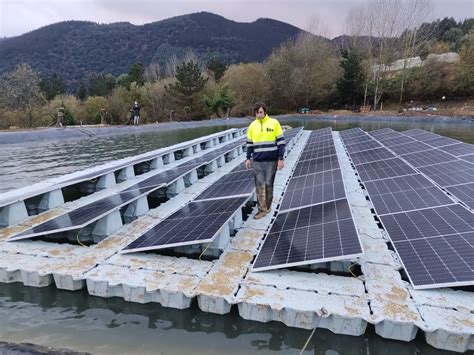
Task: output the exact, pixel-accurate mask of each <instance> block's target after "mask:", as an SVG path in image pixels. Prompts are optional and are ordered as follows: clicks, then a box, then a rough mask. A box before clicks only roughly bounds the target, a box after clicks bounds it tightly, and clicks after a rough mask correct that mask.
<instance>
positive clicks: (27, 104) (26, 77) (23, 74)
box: [0, 63, 46, 127]
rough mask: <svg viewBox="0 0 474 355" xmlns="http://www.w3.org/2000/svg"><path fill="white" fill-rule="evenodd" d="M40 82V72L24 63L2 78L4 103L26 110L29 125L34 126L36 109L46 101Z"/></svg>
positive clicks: (1, 90)
mask: <svg viewBox="0 0 474 355" xmlns="http://www.w3.org/2000/svg"><path fill="white" fill-rule="evenodd" d="M39 83H40V77H39V75H38V73H36V72H35V71H34V70H33V69H32V68H31V67H30V66H29V65H28V64H24V63H23V64H20V65H18V66H17V68H16V69H15V71H13V72H11V73H8V74H6V75H5V76H4V77H3V78H2V79H1V80H0V97H1V98H2V104H3V105H6V106H8V107H9V108H10V109H12V110H18V111H20V112H24V113H25V114H26V115H27V122H26V125H27V126H28V127H33V119H34V117H33V116H34V115H33V113H34V111H35V110H36V109H37V108H39V107H41V106H42V105H43V104H45V103H46V99H45V97H44V95H43V93H42V92H41V90H40V87H39Z"/></svg>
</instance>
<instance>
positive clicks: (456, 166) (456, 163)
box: [341, 129, 474, 288]
mask: <svg viewBox="0 0 474 355" xmlns="http://www.w3.org/2000/svg"><path fill="white" fill-rule="evenodd" d="M351 131H352V132H350V133H344V131H343V132H341V137H342V139H343V142H344V145H345V146H346V149H347V151H348V152H349V155H350V157H351V159H352V160H353V163H354V166H355V168H356V171H357V172H358V174H359V176H360V179H361V181H362V182H363V183H364V186H365V188H366V190H367V192H368V194H369V196H370V200H371V201H372V204H373V206H374V209H375V211H376V213H377V214H378V215H379V216H380V219H381V221H382V224H383V226H384V228H385V230H386V231H387V233H388V235H389V237H390V239H391V241H392V243H393V246H394V248H395V250H396V252H397V253H398V255H399V257H400V260H401V262H402V264H403V266H404V268H405V270H406V272H407V274H408V277H409V279H410V281H411V283H412V284H413V286H414V287H415V288H433V287H446V286H460V285H470V284H473V283H474V265H473V263H474V257H473V255H474V253H473V252H474V249H473V248H474V214H473V213H472V212H471V211H469V210H468V209H466V208H465V207H463V206H461V205H459V204H458V203H456V201H455V200H453V199H452V198H450V197H449V195H448V194H447V193H446V192H444V191H442V189H440V187H439V186H441V187H443V188H445V189H446V190H447V191H448V192H449V193H450V194H451V195H453V196H455V197H456V198H457V199H458V200H459V201H462V202H463V203H464V204H465V205H468V206H471V208H472V206H473V197H472V196H473V192H474V166H472V164H470V163H468V162H467V161H464V160H462V159H459V158H462V157H463V156H468V155H469V154H471V153H472V145H469V144H467V145H466V144H465V143H461V142H459V141H456V140H453V139H451V138H446V137H442V136H439V135H436V134H433V133H429V132H426V131H423V130H419V129H416V130H410V131H407V132H403V133H399V132H395V131H389V130H388V129H383V130H379V131H374V132H371V133H370V134H365V133H364V132H361V131H354V130H351ZM364 135H365V138H364ZM355 139H357V143H356V144H359V145H360V144H364V142H371V141H377V142H380V143H382V144H383V147H382V148H374V149H371V150H367V151H363V152H362V153H361V154H359V153H353V152H352V151H351V149H350V148H349V147H350V146H351V145H352V144H353V142H354V140H355ZM381 149H385V150H386V151H383V150H381ZM389 153H394V154H395V156H396V157H395V158H391V157H388V158H383V156H384V155H385V154H386V155H387V156H389ZM463 153H465V154H464V155H459V154H463ZM365 157H366V158H365ZM379 158H380V159H381V160H374V161H372V162H369V163H364V159H369V160H370V159H379ZM432 181H434V182H436V184H438V185H439V186H437V185H436V184H435V183H433V182H432Z"/></svg>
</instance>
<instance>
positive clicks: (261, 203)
mask: <svg viewBox="0 0 474 355" xmlns="http://www.w3.org/2000/svg"><path fill="white" fill-rule="evenodd" d="M277 165H278V162H277V161H254V162H252V166H253V175H254V177H255V188H256V190H257V202H258V211H259V212H261V211H267V210H269V209H270V208H271V205H272V200H273V183H274V182H275V174H276V171H277Z"/></svg>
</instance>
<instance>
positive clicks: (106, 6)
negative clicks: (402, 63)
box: [0, 0, 474, 37]
mask: <svg viewBox="0 0 474 355" xmlns="http://www.w3.org/2000/svg"><path fill="white" fill-rule="evenodd" d="M364 1H365V0H220V1H219V0H209V1H204V0H0V37H4V36H6V37H11V36H17V35H21V34H23V33H25V32H28V31H31V30H34V29H37V28H39V27H42V26H46V25H49V24H52V23H56V22H60V21H65V20H87V21H93V22H99V23H111V22H118V21H127V22H130V23H133V24H135V25H142V24H145V23H150V22H154V21H159V20H162V19H166V18H169V17H173V16H178V15H184V14H188V13H193V12H199V11H208V12H213V13H216V14H219V15H222V16H224V17H226V18H228V19H231V20H234V21H239V22H252V21H254V20H256V19H257V18H260V17H269V18H273V19H276V20H280V21H284V22H287V23H290V24H292V25H295V26H297V27H300V28H302V29H308V24H309V22H310V18H311V17H318V18H319V19H322V20H323V21H324V23H325V26H326V28H327V30H328V33H327V36H328V37H335V36H338V35H340V34H342V33H343V32H344V30H343V28H344V22H345V18H346V15H347V11H348V9H349V8H350V7H351V6H352V5H354V4H357V3H361V2H364ZM432 2H433V4H434V15H433V19H435V18H443V17H445V16H449V17H454V18H455V19H457V20H463V19H465V18H469V17H474V0H432ZM430 20H432V19H427V21H430Z"/></svg>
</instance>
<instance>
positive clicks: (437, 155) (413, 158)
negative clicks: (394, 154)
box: [403, 149, 457, 168]
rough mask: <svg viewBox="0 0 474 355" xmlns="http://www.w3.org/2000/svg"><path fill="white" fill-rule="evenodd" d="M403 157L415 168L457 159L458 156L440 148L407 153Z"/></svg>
mask: <svg viewBox="0 0 474 355" xmlns="http://www.w3.org/2000/svg"><path fill="white" fill-rule="evenodd" d="M403 159H405V160H406V161H407V162H409V163H410V164H411V165H412V166H414V167H415V168H419V167H421V166H427V165H434V164H439V163H446V162H449V161H454V160H457V158H456V157H454V156H452V155H451V154H448V153H445V152H443V151H441V150H439V149H431V150H425V151H422V152H416V153H410V154H405V155H404V156H403Z"/></svg>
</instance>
